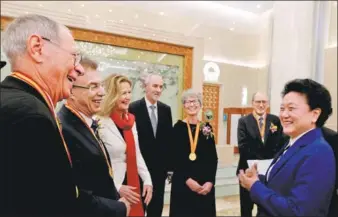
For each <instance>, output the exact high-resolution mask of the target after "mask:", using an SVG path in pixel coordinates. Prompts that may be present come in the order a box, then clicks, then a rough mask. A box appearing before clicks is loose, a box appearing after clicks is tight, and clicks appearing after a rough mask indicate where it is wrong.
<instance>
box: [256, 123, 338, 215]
mask: <svg viewBox="0 0 338 217" xmlns="http://www.w3.org/2000/svg"><path fill="white" fill-rule="evenodd" d="M282 151H283V150H281V152H282ZM277 159H278V157H276V158H275V159H274V161H273V162H272V164H273V163H274V162H276V160H277ZM335 164H336V163H335V159H334V155H333V151H332V149H331V148H330V146H329V144H328V143H327V142H326V141H325V139H324V138H323V136H322V132H321V129H319V128H316V129H313V130H311V131H309V132H308V133H306V134H304V135H303V136H302V137H301V138H299V139H298V140H297V141H296V142H295V143H294V144H293V145H292V146H291V147H290V148H289V149H288V150H287V151H286V152H285V154H283V155H281V157H280V159H279V160H278V161H277V162H276V164H275V165H274V166H273V167H272V169H271V171H270V173H269V177H268V181H266V179H263V178H261V180H265V181H263V182H261V181H257V182H255V183H254V184H253V185H252V187H251V189H250V195H251V198H252V200H253V201H254V202H255V203H256V204H257V205H258V214H257V216H327V214H328V209H329V205H330V201H331V197H332V193H333V189H334V185H335V170H336V168H335ZM270 167H271V166H270ZM269 170H270V169H269ZM335 205H337V204H335Z"/></svg>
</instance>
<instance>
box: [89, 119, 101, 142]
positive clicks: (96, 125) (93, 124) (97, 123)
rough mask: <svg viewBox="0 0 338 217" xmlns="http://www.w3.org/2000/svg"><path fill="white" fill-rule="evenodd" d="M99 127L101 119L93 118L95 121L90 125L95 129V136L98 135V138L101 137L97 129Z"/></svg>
mask: <svg viewBox="0 0 338 217" xmlns="http://www.w3.org/2000/svg"><path fill="white" fill-rule="evenodd" d="M98 127H99V121H98V120H93V123H92V125H91V126H90V128H92V130H93V132H94V134H95V136H96V137H97V138H98V139H100V137H99V133H98V130H97V128H98Z"/></svg>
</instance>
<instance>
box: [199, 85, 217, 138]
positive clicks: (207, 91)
mask: <svg viewBox="0 0 338 217" xmlns="http://www.w3.org/2000/svg"><path fill="white" fill-rule="evenodd" d="M219 91H220V86H219V85H218V84H211V83H204V84H203V109H202V112H203V113H202V114H203V115H202V120H203V121H209V120H210V119H211V120H210V121H209V122H210V124H211V126H212V127H213V130H214V135H215V141H216V144H217V143H218V110H219Z"/></svg>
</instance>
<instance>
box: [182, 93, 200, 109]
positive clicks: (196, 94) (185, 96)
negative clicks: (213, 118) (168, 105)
mask: <svg viewBox="0 0 338 217" xmlns="http://www.w3.org/2000/svg"><path fill="white" fill-rule="evenodd" d="M188 97H195V98H197V99H198V102H199V103H200V105H201V106H202V100H203V97H202V94H201V93H200V92H197V91H195V90H193V89H188V90H185V91H183V93H182V96H181V101H182V104H184V103H185V100H186V99H187V98H188Z"/></svg>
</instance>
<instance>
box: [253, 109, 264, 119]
mask: <svg viewBox="0 0 338 217" xmlns="http://www.w3.org/2000/svg"><path fill="white" fill-rule="evenodd" d="M252 114H253V116H254V117H255V119H256V120H257V121H259V118H260V117H263V120H265V119H266V112H265V113H264V114H263V115H262V116H259V115H258V114H256V112H255V111H253V112H252Z"/></svg>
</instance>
